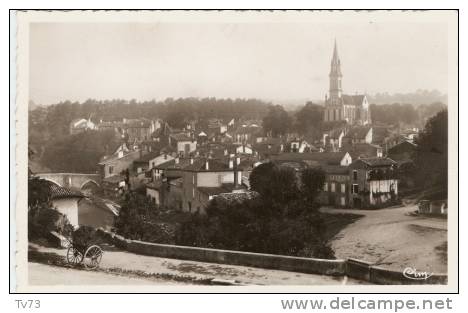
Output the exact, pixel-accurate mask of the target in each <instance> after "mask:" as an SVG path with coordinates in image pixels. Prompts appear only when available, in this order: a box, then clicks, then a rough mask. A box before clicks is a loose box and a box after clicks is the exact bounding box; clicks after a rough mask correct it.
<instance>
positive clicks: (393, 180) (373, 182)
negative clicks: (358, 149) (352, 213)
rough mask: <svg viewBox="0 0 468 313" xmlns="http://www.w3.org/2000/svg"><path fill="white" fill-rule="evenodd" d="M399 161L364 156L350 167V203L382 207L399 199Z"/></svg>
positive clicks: (354, 205) (356, 205)
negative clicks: (397, 166)
mask: <svg viewBox="0 0 468 313" xmlns="http://www.w3.org/2000/svg"><path fill="white" fill-rule="evenodd" d="M396 165H397V163H396V162H395V161H393V160H392V159H390V158H386V157H385V158H363V159H357V160H355V161H354V162H353V163H352V164H351V165H350V166H349V167H350V204H351V206H352V207H354V208H365V207H380V206H385V205H389V204H392V203H394V202H395V201H396V200H397V199H398V175H397V173H398V172H397V168H396Z"/></svg>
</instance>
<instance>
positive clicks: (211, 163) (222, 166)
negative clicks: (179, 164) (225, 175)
mask: <svg viewBox="0 0 468 313" xmlns="http://www.w3.org/2000/svg"><path fill="white" fill-rule="evenodd" d="M207 162H208V169H206V163H207ZM184 170H186V171H194V172H201V171H206V172H216V171H227V170H231V171H232V169H230V168H229V163H228V162H224V161H223V160H220V159H207V158H199V159H193V164H189V165H187V166H186V167H185V168H184Z"/></svg>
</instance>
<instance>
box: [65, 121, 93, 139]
mask: <svg viewBox="0 0 468 313" xmlns="http://www.w3.org/2000/svg"><path fill="white" fill-rule="evenodd" d="M95 129H97V126H96V125H95V124H94V123H93V122H91V120H90V119H84V118H77V119H74V120H73V121H71V123H70V135H75V134H79V133H82V132H84V131H87V130H95Z"/></svg>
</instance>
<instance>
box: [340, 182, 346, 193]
mask: <svg viewBox="0 0 468 313" xmlns="http://www.w3.org/2000/svg"><path fill="white" fill-rule="evenodd" d="M345 192H346V185H345V184H341V193H345Z"/></svg>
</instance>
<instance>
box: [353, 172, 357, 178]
mask: <svg viewBox="0 0 468 313" xmlns="http://www.w3.org/2000/svg"><path fill="white" fill-rule="evenodd" d="M353 180H357V171H356V170H355V171H353Z"/></svg>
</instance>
